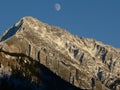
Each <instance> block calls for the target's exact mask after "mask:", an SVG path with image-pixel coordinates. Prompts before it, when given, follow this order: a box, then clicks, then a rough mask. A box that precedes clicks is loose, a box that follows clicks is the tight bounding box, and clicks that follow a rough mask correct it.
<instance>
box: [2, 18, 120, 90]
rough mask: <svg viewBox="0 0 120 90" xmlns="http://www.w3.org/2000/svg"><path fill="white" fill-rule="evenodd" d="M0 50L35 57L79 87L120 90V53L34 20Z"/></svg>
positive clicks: (16, 29) (7, 36)
mask: <svg viewBox="0 0 120 90" xmlns="http://www.w3.org/2000/svg"><path fill="white" fill-rule="evenodd" d="M0 46H1V48H2V50H4V51H8V52H10V53H23V54H25V55H27V56H29V57H32V58H33V59H34V60H37V61H38V62H39V63H40V64H43V65H44V66H45V67H47V68H49V69H50V70H51V71H52V72H54V73H55V74H56V75H58V76H60V77H61V78H62V79H64V80H66V81H67V82H69V83H71V84H72V85H74V86H76V87H79V88H82V89H92V87H93V88H94V89H95V90H109V89H117V90H119V89H120V70H119V68H120V58H119V55H120V49H116V48H114V47H112V46H109V45H105V44H103V43H101V42H98V41H96V40H93V39H88V38H83V37H77V36H75V35H72V34H71V33H69V32H68V31H66V30H63V29H61V28H59V27H55V26H49V25H47V24H45V23H42V22H40V21H39V20H37V19H35V18H33V17H24V18H22V19H21V20H20V21H18V22H17V23H16V24H15V25H14V26H13V27H11V28H10V29H8V31H6V32H5V33H4V34H3V36H2V37H1V43H0ZM6 58H10V57H6Z"/></svg>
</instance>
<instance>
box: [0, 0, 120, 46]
mask: <svg viewBox="0 0 120 90" xmlns="http://www.w3.org/2000/svg"><path fill="white" fill-rule="evenodd" d="M55 3H59V4H60V5H61V10H60V11H56V10H55V8H54V5H55ZM24 16H33V17H35V18H38V19H39V20H41V21H42V22H45V23H48V24H50V25H56V26H60V27H62V28H64V29H67V30H68V31H70V32H71V33H72V34H75V35H78V36H80V37H81V36H82V37H87V38H94V39H96V40H99V41H102V42H103V43H105V44H110V45H113V46H115V47H118V48H120V37H119V36H120V35H119V34H120V0H0V34H2V33H3V32H4V31H5V30H6V29H7V28H9V27H10V26H12V25H13V24H14V23H16V22H17V21H18V20H19V19H20V18H22V17H24Z"/></svg>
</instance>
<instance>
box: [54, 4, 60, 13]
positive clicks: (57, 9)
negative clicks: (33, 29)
mask: <svg viewBox="0 0 120 90" xmlns="http://www.w3.org/2000/svg"><path fill="white" fill-rule="evenodd" d="M54 7H55V10H56V11H60V10H61V5H60V4H59V3H56V4H55V6H54Z"/></svg>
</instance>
